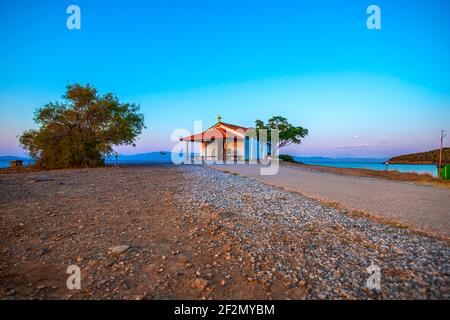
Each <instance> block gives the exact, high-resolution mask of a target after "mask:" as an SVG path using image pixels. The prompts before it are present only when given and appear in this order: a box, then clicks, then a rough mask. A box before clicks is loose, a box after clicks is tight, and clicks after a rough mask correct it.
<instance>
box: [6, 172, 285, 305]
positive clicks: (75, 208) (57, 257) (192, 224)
mask: <svg viewBox="0 0 450 320" xmlns="http://www.w3.org/2000/svg"><path fill="white" fill-rule="evenodd" d="M185 183H186V181H185V180H184V178H183V176H182V175H181V174H180V173H179V172H178V170H177V169H176V168H174V167H171V166H152V167H127V168H118V169H114V168H99V169H86V170H60V171H49V172H31V173H25V174H24V173H19V174H8V175H2V176H1V177H0V195H1V198H0V212H1V214H0V233H1V237H0V252H1V258H0V299H169V298H170V299H181V298H182V299H206V298H208V299H219V298H220V299H228V298H234V299H258V298H268V295H267V292H266V291H267V290H265V288H264V286H263V285H258V284H255V283H249V281H247V278H246V277H245V274H246V273H250V272H251V270H250V269H248V270H246V268H245V267H244V268H242V267H241V266H236V262H235V261H230V260H227V256H226V254H223V253H226V252H228V251H230V250H231V249H232V248H230V247H224V246H223V244H224V243H223V242H222V241H221V240H220V239H222V238H223V237H226V235H225V234H223V233H222V232H220V231H219V230H214V229H211V226H210V225H209V224H208V221H207V220H203V219H199V218H198V217H192V216H187V215H184V214H183V213H182V212H179V211H178V210H177V207H176V206H175V203H174V202H173V201H172V197H173V195H174V193H177V192H180V190H181V189H182V186H183V184H185ZM199 210H200V211H201V210H202V208H199ZM205 210H206V211H205V213H206V212H207V208H205ZM212 243H214V244H215V245H214V246H210V244H212ZM227 243H228V242H227ZM119 245H129V246H130V249H129V250H128V251H126V252H124V253H121V254H114V253H112V252H111V248H112V247H115V246H119ZM225 245H226V244H225ZM228 246H229V245H228ZM70 265H77V266H79V267H80V270H81V286H82V289H81V290H72V291H71V290H68V289H67V287H66V280H67V278H68V277H69V274H67V273H66V271H67V268H68V266H70ZM248 268H250V266H248ZM224 287H226V290H224V289H223V288H224ZM284 291H285V289H284V287H282V286H281V287H280V288H279V289H277V288H276V287H274V288H272V291H271V293H270V295H269V296H270V297H275V298H276V297H282V296H284Z"/></svg>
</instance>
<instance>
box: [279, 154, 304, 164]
mask: <svg viewBox="0 0 450 320" xmlns="http://www.w3.org/2000/svg"><path fill="white" fill-rule="evenodd" d="M280 160H283V161H286V162H293V163H301V162H299V161H296V160H295V159H294V157H293V156H290V155H288V154H281V155H280Z"/></svg>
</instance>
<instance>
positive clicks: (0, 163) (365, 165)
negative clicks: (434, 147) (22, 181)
mask: <svg viewBox="0 0 450 320" xmlns="http://www.w3.org/2000/svg"><path fill="white" fill-rule="evenodd" d="M106 162H107V163H114V162H113V161H111V160H109V161H108V160H107V161H106ZM155 162H170V160H168V159H157V160H156V159H155V160H141V161H138V160H136V161H133V160H128V161H119V163H129V164H133V163H141V164H145V163H155ZM303 162H304V163H305V164H312V165H318V166H327V167H338V168H356V169H371V170H380V171H383V170H385V166H384V164H383V163H375V162H309V161H304V160H303ZM29 164H32V161H27V160H25V161H24V165H29ZM7 167H9V161H4V160H0V168H7ZM389 170H397V171H399V172H416V173H428V174H431V175H433V176H434V177H437V167H436V166H435V165H431V164H390V165H389Z"/></svg>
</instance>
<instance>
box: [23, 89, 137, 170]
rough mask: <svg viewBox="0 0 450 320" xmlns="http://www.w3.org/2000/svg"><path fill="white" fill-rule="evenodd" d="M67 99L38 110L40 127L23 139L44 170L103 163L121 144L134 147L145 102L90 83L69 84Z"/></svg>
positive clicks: (36, 120) (37, 115) (24, 144)
mask: <svg viewBox="0 0 450 320" xmlns="http://www.w3.org/2000/svg"><path fill="white" fill-rule="evenodd" d="M62 98H63V101H62V102H50V103H48V104H47V105H45V106H43V107H41V108H38V109H37V110H36V111H35V116H34V120H35V122H36V123H37V124H38V126H39V129H38V130H27V131H25V132H24V133H23V134H22V136H21V137H20V143H21V145H22V147H23V148H25V149H27V150H28V151H29V153H30V155H31V157H33V158H34V159H35V160H36V164H37V165H38V166H40V167H42V168H47V169H57V168H69V167H94V166H99V165H103V164H104V161H103V158H104V156H105V155H108V154H110V153H111V152H112V151H113V146H115V145H134V141H135V139H136V138H137V136H138V135H139V134H141V132H142V130H143V129H144V128H145V126H144V116H143V115H142V114H140V113H139V106H138V105H135V104H129V103H121V102H120V101H119V99H118V98H117V97H116V96H114V95H113V94H111V93H108V94H105V95H100V94H99V93H98V92H97V90H96V89H95V88H93V87H91V86H90V85H86V86H81V85H79V84H74V85H68V86H67V91H66V93H65V95H64V96H63V97H62Z"/></svg>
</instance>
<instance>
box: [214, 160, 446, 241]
mask: <svg viewBox="0 0 450 320" xmlns="http://www.w3.org/2000/svg"><path fill="white" fill-rule="evenodd" d="M214 168H215V169H218V170H225V171H229V172H234V173H237V174H240V175H243V176H246V177H251V178H253V179H257V180H259V181H263V182H266V183H270V184H274V185H277V186H280V187H283V188H286V189H287V190H291V191H296V192H300V193H302V194H304V195H306V196H310V197H313V198H318V199H323V200H326V201H330V202H337V203H339V204H342V205H343V206H344V207H346V208H348V209H354V210H360V211H364V212H368V213H372V214H376V215H380V216H384V217H386V218H389V219H395V220H396V221H400V222H403V223H406V224H410V225H413V226H417V227H419V228H422V229H425V230H430V231H433V232H436V233H439V234H441V235H445V236H450V189H444V188H439V187H432V186H425V185H417V184H413V183H409V182H399V181H390V180H382V179H375V178H367V177H354V176H346V175H340V174H335V173H329V172H319V171H314V170H311V169H306V168H300V167H292V166H287V165H281V166H280V170H279V172H278V173H277V174H276V175H272V176H262V175H260V167H259V166H257V165H216V166H214Z"/></svg>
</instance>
